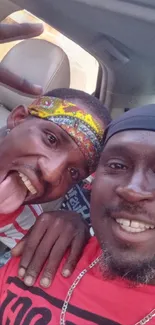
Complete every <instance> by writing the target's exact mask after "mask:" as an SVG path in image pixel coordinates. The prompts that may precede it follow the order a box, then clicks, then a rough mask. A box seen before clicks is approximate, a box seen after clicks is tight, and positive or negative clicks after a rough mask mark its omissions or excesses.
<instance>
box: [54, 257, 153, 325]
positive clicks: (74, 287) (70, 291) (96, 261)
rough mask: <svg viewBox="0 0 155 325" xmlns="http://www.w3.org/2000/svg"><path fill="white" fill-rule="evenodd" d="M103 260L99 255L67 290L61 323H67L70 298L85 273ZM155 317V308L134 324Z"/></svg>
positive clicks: (143, 322) (145, 322) (142, 323)
mask: <svg viewBox="0 0 155 325" xmlns="http://www.w3.org/2000/svg"><path fill="white" fill-rule="evenodd" d="M100 260H101V256H98V257H97V258H96V259H95V260H94V261H93V262H92V263H91V264H90V265H89V266H88V268H87V269H84V270H83V271H82V272H80V273H79V275H78V276H77V278H76V279H75V281H74V282H73V283H72V285H71V287H70V289H69V290H68V292H67V295H66V298H65V300H64V303H63V306H62V309H61V314H60V325H65V318H66V312H67V308H68V304H69V302H70V299H71V297H72V294H73V291H74V290H75V289H76V287H77V285H78V284H79V282H80V281H81V279H82V278H83V277H84V275H85V274H86V273H87V272H88V271H89V270H90V269H92V268H93V267H94V266H95V265H96V264H98V263H99V261H100ZM154 317H155V309H153V310H152V311H151V312H150V313H149V314H147V315H146V316H145V317H144V318H143V319H141V320H140V321H139V322H138V323H136V324H134V325H145V324H147V323H149V322H150V320H151V319H152V318H154Z"/></svg>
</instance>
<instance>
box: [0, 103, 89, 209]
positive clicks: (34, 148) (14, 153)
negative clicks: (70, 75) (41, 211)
mask: <svg viewBox="0 0 155 325" xmlns="http://www.w3.org/2000/svg"><path fill="white" fill-rule="evenodd" d="M7 124H8V128H9V129H10V130H11V132H10V133H9V134H8V135H7V136H4V134H5V131H4V133H3V136H2V138H1V143H0V145H1V152H0V182H1V181H2V180H3V179H4V178H5V177H6V176H7V174H8V173H10V172H13V171H18V172H22V173H24V174H25V175H26V176H27V177H28V178H29V179H30V181H31V183H32V185H34V187H35V188H36V190H37V194H36V195H29V194H28V196H27V198H26V199H25V201H24V203H25V204H27V203H35V204H36V203H43V202H48V201H52V200H56V199H57V198H59V197H62V196H63V195H64V194H65V193H66V192H67V191H68V190H69V189H70V188H71V187H72V186H73V185H74V184H75V183H77V182H79V181H80V180H81V179H83V178H85V177H87V176H88V167H87V163H86V161H85V159H84V156H83V154H82V153H81V151H80V149H79V147H78V146H77V145H76V143H75V142H74V141H73V140H72V138H71V137H70V136H69V135H68V134H67V133H66V132H65V131H64V130H62V129H61V128H60V127H59V126H58V125H56V124H54V123H52V122H50V121H47V120H44V119H39V118H35V117H31V116H30V115H29V113H28V109H27V108H26V107H24V106H19V107H17V108H16V109H14V110H13V112H11V114H10V115H9V118H8V123H7ZM23 144H24V145H23ZM8 153H9V155H8ZM17 208H18V207H17ZM0 211H1V210H0ZM10 212H12V211H10Z"/></svg>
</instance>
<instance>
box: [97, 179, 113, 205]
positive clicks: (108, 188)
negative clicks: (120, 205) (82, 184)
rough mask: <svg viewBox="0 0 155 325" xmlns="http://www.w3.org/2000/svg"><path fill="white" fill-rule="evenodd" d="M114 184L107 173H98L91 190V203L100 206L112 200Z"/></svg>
mask: <svg viewBox="0 0 155 325" xmlns="http://www.w3.org/2000/svg"><path fill="white" fill-rule="evenodd" d="M114 190H115V186H114V184H113V182H112V181H111V180H110V178H109V177H107V175H103V174H98V175H97V177H96V179H95V182H94V185H93V191H92V203H93V204H95V205H97V206H100V205H103V204H106V203H108V202H109V201H111V200H112V197H113V195H114Z"/></svg>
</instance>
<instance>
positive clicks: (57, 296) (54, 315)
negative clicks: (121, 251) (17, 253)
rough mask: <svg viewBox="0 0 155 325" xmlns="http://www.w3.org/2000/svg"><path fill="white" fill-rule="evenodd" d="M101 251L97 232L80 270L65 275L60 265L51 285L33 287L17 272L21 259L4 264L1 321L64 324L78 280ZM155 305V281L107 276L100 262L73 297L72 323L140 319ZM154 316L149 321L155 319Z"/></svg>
mask: <svg viewBox="0 0 155 325" xmlns="http://www.w3.org/2000/svg"><path fill="white" fill-rule="evenodd" d="M98 255H100V248H99V246H98V244H97V241H96V239H95V238H92V239H91V240H90V243H89V244H88V246H87V247H86V249H85V252H84V255H83V257H82V258H81V260H80V262H79V264H78V266H77V268H76V271H75V272H74V274H73V275H72V276H71V277H70V278H69V279H64V278H63V277H62V276H61V274H60V272H59V271H58V273H57V276H56V278H55V280H54V282H53V284H52V286H51V287H50V288H49V289H46V290H43V289H42V288H41V287H40V286H39V282H37V283H36V285H35V286H34V287H32V288H27V287H26V286H25V285H24V284H23V282H22V281H21V280H20V279H18V278H17V276H16V274H17V268H18V259H15V258H14V259H12V260H11V261H10V262H9V263H8V264H7V265H6V266H5V267H3V268H2V269H1V270H0V306H1V307H0V325H59V324H60V313H61V308H62V305H63V302H64V299H65V297H66V294H67V292H68V290H69V288H70V286H71V285H72V283H73V281H74V280H75V278H76V277H77V275H78V274H79V272H81V271H82V270H83V269H84V268H85V267H87V266H88V265H89V264H90V263H91V262H92V261H93V260H94V259H95V258H96V257H97V256H98ZM153 308H155V286H140V287H137V288H132V287H129V286H128V284H127V283H126V282H123V281H121V280H104V279H103V277H102V274H101V273H100V270H99V266H95V267H94V268H93V269H91V270H90V271H89V272H88V273H87V274H86V275H84V277H83V279H82V280H81V282H80V283H79V284H78V285H77V287H76V289H75V290H74V293H73V295H72V297H71V300H70V303H69V306H68V309H67V313H66V325H94V324H97V325H118V324H121V325H134V324H136V323H137V322H138V321H139V320H141V319H142V318H143V317H144V316H146V315H147V314H148V313H150V312H151V310H152V309H153ZM154 324H155V318H153V319H152V320H151V321H150V322H149V323H148V325H154Z"/></svg>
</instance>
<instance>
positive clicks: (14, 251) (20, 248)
mask: <svg viewBox="0 0 155 325" xmlns="http://www.w3.org/2000/svg"><path fill="white" fill-rule="evenodd" d="M25 241H26V238H25V237H24V239H22V240H21V241H20V242H19V243H18V244H17V245H16V246H15V247H14V248H13V249H12V250H11V254H12V256H20V255H22V253H23V250H24V245H25Z"/></svg>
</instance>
